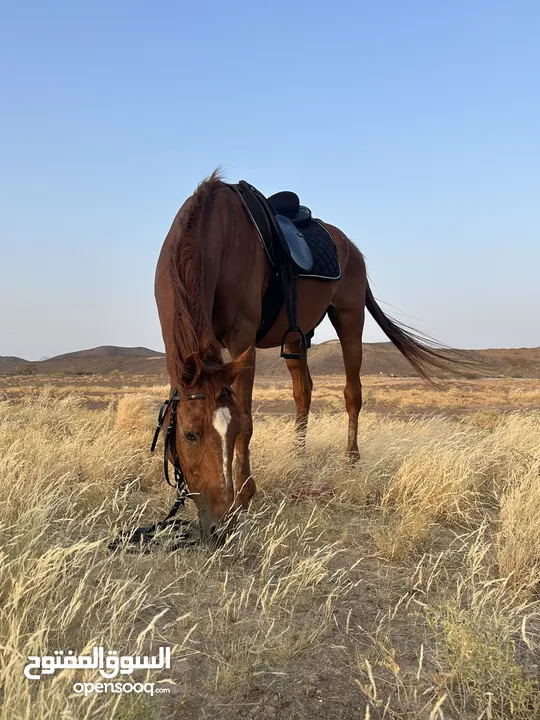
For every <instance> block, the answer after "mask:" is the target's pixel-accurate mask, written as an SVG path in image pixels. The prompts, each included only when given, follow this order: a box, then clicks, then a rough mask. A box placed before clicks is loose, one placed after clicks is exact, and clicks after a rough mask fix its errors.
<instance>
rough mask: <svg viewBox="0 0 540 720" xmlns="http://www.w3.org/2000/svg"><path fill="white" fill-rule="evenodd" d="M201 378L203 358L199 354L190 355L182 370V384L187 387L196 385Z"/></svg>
mask: <svg viewBox="0 0 540 720" xmlns="http://www.w3.org/2000/svg"><path fill="white" fill-rule="evenodd" d="M200 376H201V357H200V355H199V353H198V352H194V353H191V355H188V357H187V358H186V360H185V362H184V366H183V368H182V382H183V383H185V384H186V386H187V387H190V386H191V385H195V384H196V383H197V381H198V380H199V378H200Z"/></svg>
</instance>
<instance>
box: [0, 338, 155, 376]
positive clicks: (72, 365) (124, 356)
mask: <svg viewBox="0 0 540 720" xmlns="http://www.w3.org/2000/svg"><path fill="white" fill-rule="evenodd" d="M159 361H161V362H160V363H159V366H156V362H159ZM115 370H118V371H119V372H125V373H129V374H136V375H140V374H145V373H158V374H159V373H161V372H165V355H164V353H161V352H157V350H150V349H149V348H145V347H118V346H116V345H100V346H99V347H95V348H90V349H88V350H77V351H76V352H71V353H64V354H62V355H56V356H55V357H51V358H48V359H47V360H37V361H35V362H32V361H29V360H23V359H22V358H14V357H1V356H0V374H4V375H5V374H10V375H11V374H16V373H18V372H21V373H27V374H29V373H31V372H36V373H39V374H40V375H42V374H43V375H51V374H53V373H64V374H68V375H76V374H94V373H97V374H101V373H102V374H107V373H111V372H113V371H115Z"/></svg>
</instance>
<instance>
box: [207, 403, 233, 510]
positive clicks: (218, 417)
mask: <svg viewBox="0 0 540 720" xmlns="http://www.w3.org/2000/svg"><path fill="white" fill-rule="evenodd" d="M230 422H231V411H230V410H229V408H227V407H220V408H218V409H217V410H216V411H215V412H214V418H213V421H212V424H213V426H214V427H215V428H216V430H217V433H218V435H219V436H220V438H221V449H222V452H223V485H224V488H223V489H224V490H225V494H227V486H228V485H229V483H231V484H232V478H229V477H228V463H227V431H228V429H229V424H230ZM232 495H233V497H234V488H233V493H232Z"/></svg>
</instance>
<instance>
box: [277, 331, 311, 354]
mask: <svg viewBox="0 0 540 720" xmlns="http://www.w3.org/2000/svg"><path fill="white" fill-rule="evenodd" d="M295 333H296V334H297V335H300V353H288V352H285V345H286V344H287V338H288V337H289V335H293V334H295ZM306 353H307V340H306V336H305V335H304V333H303V332H302V330H301V329H300V328H299V327H298V325H297V326H296V327H293V328H289V329H288V330H287V332H286V333H285V335H284V336H283V340H282V341H281V357H282V358H285V360H305V359H306Z"/></svg>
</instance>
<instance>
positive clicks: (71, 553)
mask: <svg viewBox="0 0 540 720" xmlns="http://www.w3.org/2000/svg"><path fill="white" fill-rule="evenodd" d="M473 353H474V355H475V359H476V361H477V362H478V367H477V368H476V369H475V370H473V371H468V372H467V373H466V376H465V377H459V378H458V377H447V378H443V379H442V380H441V382H440V384H439V385H437V386H435V387H432V386H429V385H426V384H425V383H423V382H422V381H421V380H420V379H418V378H416V377H414V375H413V374H412V372H411V371H410V370H409V369H408V366H406V364H405V363H404V361H403V362H402V361H401V358H399V356H398V355H397V353H396V352H395V351H394V350H393V348H391V347H390V346H388V345H387V344H386V343H381V344H377V345H374V346H369V345H368V346H366V353H365V355H366V361H365V367H364V370H365V374H364V377H363V384H364V408H363V411H362V415H361V421H360V435H359V446H360V450H361V459H360V461H359V462H358V463H352V462H350V461H349V460H348V459H347V458H346V457H345V453H344V447H345V440H346V432H347V421H346V415H345V413H344V407H343V395H342V393H343V377H342V368H341V366H340V360H339V355H338V353H337V343H334V342H329V343H323V344H322V345H317V346H314V347H313V348H312V350H311V351H310V356H311V357H310V365H311V369H312V374H313V378H314V383H315V387H314V395H313V405H312V410H313V413H312V417H311V419H310V423H309V428H308V436H307V447H306V449H305V452H299V451H298V449H297V447H296V446H295V442H294V432H293V430H294V403H293V400H292V394H291V386H290V380H289V378H288V373H287V370H286V368H285V366H284V361H281V360H279V358H277V355H276V353H275V352H273V353H272V352H270V351H265V352H264V353H260V354H259V356H258V370H259V374H258V378H257V382H256V387H255V393H254V404H253V409H254V418H255V432H254V438H253V441H252V458H253V461H252V468H253V474H254V478H255V480H256V483H257V486H258V492H257V495H256V498H255V500H254V502H253V506H252V509H251V511H250V513H249V515H248V516H247V517H246V519H245V522H244V524H243V526H242V527H241V528H240V530H239V532H238V533H237V534H236V535H235V536H233V537H232V538H231V539H230V540H229V542H228V543H227V544H226V545H225V546H224V547H223V548H220V549H219V550H217V551H215V552H211V551H210V550H209V549H208V548H206V547H204V546H194V547H190V548H186V549H182V550H177V551H174V552H171V551H168V550H167V547H166V538H165V539H164V542H163V543H162V544H161V545H159V546H157V547H156V548H155V549H153V550H152V551H151V552H135V553H129V554H128V553H122V552H121V553H114V554H112V553H111V552H109V550H108V549H107V543H108V542H109V541H110V540H111V539H113V538H114V537H115V536H116V534H117V533H118V531H119V529H121V528H122V527H126V526H133V525H140V524H146V523H151V522H153V521H155V520H156V519H158V518H160V517H162V516H163V515H164V514H165V513H166V512H167V510H168V509H169V507H170V504H171V503H172V501H173V499H174V497H173V495H174V493H173V491H172V490H171V489H170V488H168V486H167V485H166V484H165V483H164V481H163V479H162V461H161V453H160V452H158V453H156V455H155V456H154V455H151V454H150V452H149V445H150V440H151V436H152V432H153V428H154V424H155V420H156V414H157V408H158V407H159V405H160V403H161V402H162V401H163V399H165V397H166V396H167V395H168V389H169V388H168V380H167V377H166V375H165V366H164V359H163V356H162V355H161V354H160V353H154V352H152V351H149V350H147V349H145V348H132V349H122V348H98V349H95V350H92V351H83V352H81V353H74V354H70V355H68V356H60V357H58V358H51V359H50V360H46V361H42V362H40V363H29V362H28V361H25V360H23V359H21V358H2V359H0V469H1V472H0V504H1V515H0V534H1V543H0V644H1V645H2V647H3V652H2V658H3V663H2V666H1V667H0V687H1V690H0V706H1V717H2V718H5V719H6V720H18V719H19V718H20V719H22V718H26V717H28V714H29V713H31V714H32V715H33V716H34V717H40V718H50V719H51V720H57V718H62V719H64V720H67V719H70V720H71V719H73V720H80V719H81V718H101V717H104V718H120V719H121V720H153V719H154V718H156V719H157V718H160V719H161V718H210V717H211V718H215V719H216V720H221V719H223V720H225V719H227V720H229V719H232V718H245V719H246V720H247V719H251V718H255V719H257V718H270V719H271V718H293V719H297V720H308V718H309V719H311V718H325V719H328V720H330V719H334V718H346V719H349V718H350V719H351V720H352V719H353V718H354V719H355V720H356V719H358V718H362V719H364V718H392V719H393V718H425V719H426V720H433V719H436V718H438V719H440V720H442V719H443V718H445V719H449V718H452V719H455V720H458V719H461V718H467V719H469V718H470V719H471V720H472V719H473V718H486V720H487V719H488V718H500V719H502V718H518V719H524V720H525V719H528V718H536V717H540V687H539V682H540V669H539V660H540V645H539V643H540V614H539V613H540V597H539V594H538V590H539V584H538V583H539V578H540V539H539V538H540V484H539V472H540V449H539V445H538V437H539V434H540V349H518V350H488V351H473ZM161 447H162V446H161V445H160V450H161ZM185 513H186V515H187V516H188V517H192V516H193V508H192V507H186V510H185ZM99 645H102V646H104V647H108V648H114V649H118V650H119V651H120V652H121V653H122V654H127V653H130V654H133V655H137V654H141V655H142V654H148V653H149V651H154V650H155V649H156V648H157V647H159V646H160V645H167V646H170V647H171V653H172V666H171V670H170V671H166V672H162V671H161V672H154V673H152V672H151V671H147V672H143V671H138V672H139V674H140V681H141V682H143V681H145V680H146V679H151V680H152V682H155V683H156V687H159V688H160V690H164V692H159V693H156V694H155V695H154V696H153V697H150V696H147V695H128V694H124V695H117V696H114V695H110V694H109V695H98V694H94V695H91V696H89V697H86V698H85V697H84V695H81V694H76V693H74V692H73V683H74V682H75V681H81V682H85V681H86V680H88V681H92V680H95V678H93V675H92V672H91V671H83V670H81V671H79V672H78V673H77V674H76V677H75V674H74V673H70V672H69V671H67V670H66V671H63V672H60V673H57V674H55V675H54V676H53V677H44V678H42V680H40V681H39V682H37V681H36V682H30V681H28V680H27V679H26V678H25V677H24V675H23V672H22V670H23V667H24V664H25V662H26V659H27V656H28V655H42V654H47V653H48V652H52V651H53V650H54V649H65V650H68V649H73V650H74V651H75V652H80V653H82V652H83V651H85V649H88V648H92V646H99ZM136 674H137V671H136V672H135V675H136ZM136 679H137V680H139V677H138V676H137V678H136Z"/></svg>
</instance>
